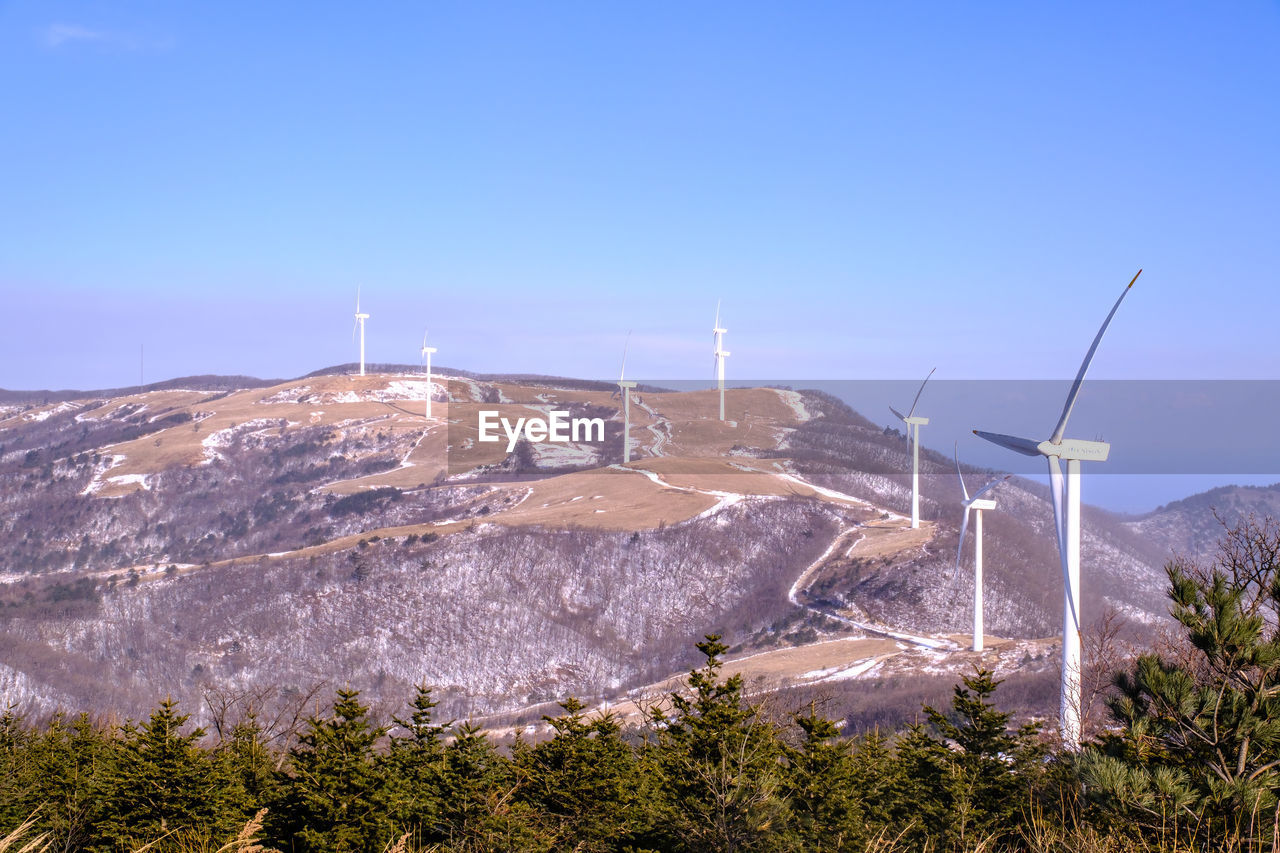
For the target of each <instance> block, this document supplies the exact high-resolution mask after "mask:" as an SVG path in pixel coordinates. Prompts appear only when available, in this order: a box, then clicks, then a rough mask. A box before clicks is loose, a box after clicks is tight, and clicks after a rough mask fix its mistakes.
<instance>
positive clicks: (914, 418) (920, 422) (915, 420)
mask: <svg viewBox="0 0 1280 853" xmlns="http://www.w3.org/2000/svg"><path fill="white" fill-rule="evenodd" d="M902 422H903V423H905V424H915V425H917V426H924V425H925V424H927V423H929V419H928V418H922V417H920V416H919V415H908V416H907V417H905V418H903V419H902Z"/></svg>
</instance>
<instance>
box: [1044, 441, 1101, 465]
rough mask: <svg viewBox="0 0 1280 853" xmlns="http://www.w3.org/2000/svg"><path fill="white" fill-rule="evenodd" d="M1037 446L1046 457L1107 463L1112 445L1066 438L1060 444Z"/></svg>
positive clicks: (1046, 443)
mask: <svg viewBox="0 0 1280 853" xmlns="http://www.w3.org/2000/svg"><path fill="white" fill-rule="evenodd" d="M1036 446H1037V447H1039V448H1040V452H1041V453H1042V454H1044V455H1045V456H1056V457H1058V458H1059V459H1079V460H1080V461H1081V462H1106V461H1107V455H1108V454H1109V453H1110V452H1111V445H1110V444H1108V443H1107V442H1105V441H1085V440H1084V439H1082V438H1064V439H1063V440H1062V441H1061V442H1060V443H1059V444H1054V443H1052V442H1051V441H1048V440H1046V441H1042V442H1040V443H1039V444H1038V445H1036Z"/></svg>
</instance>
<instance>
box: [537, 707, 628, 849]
mask: <svg viewBox="0 0 1280 853" xmlns="http://www.w3.org/2000/svg"><path fill="white" fill-rule="evenodd" d="M560 707H561V708H563V709H564V713H563V714H562V715H560V716H558V717H543V720H545V721H546V722H547V723H548V724H549V725H550V726H551V728H552V730H553V731H554V732H555V736H554V737H552V738H551V739H550V740H547V741H544V742H542V743H540V744H538V745H537V746H533V747H529V746H528V745H527V744H524V743H523V742H518V743H517V747H516V749H515V755H514V765H515V769H516V772H517V773H518V774H519V775H520V777H521V778H522V779H523V781H524V784H523V785H522V788H521V796H522V798H523V799H524V800H525V801H526V802H528V803H529V804H530V806H531V807H532V808H533V809H534V810H536V812H537V813H538V815H539V816H540V817H541V820H542V821H543V823H544V824H545V825H546V826H547V831H548V832H549V833H550V835H551V837H552V839H553V840H554V842H555V849H556V850H565V851H581V853H592V852H593V851H609V850H616V849H619V848H620V847H623V846H626V845H627V844H635V843H638V842H639V839H640V838H641V837H642V836H643V835H644V834H645V833H646V832H647V831H648V830H649V825H650V818H649V816H648V814H647V809H646V805H647V803H648V796H647V794H648V792H647V791H646V786H645V780H644V779H642V778H641V776H640V773H639V772H638V764H637V759H636V754H635V751H634V750H633V749H632V747H631V746H630V745H628V744H627V743H626V742H624V741H623V739H622V730H621V726H620V725H619V723H618V719H617V718H616V717H615V716H613V715H612V714H602V715H597V716H595V717H592V718H590V719H588V718H586V717H585V716H584V715H583V710H584V708H585V706H584V705H583V704H582V703H581V702H579V701H578V700H577V699H574V698H569V699H567V700H565V701H564V702H562V703H560Z"/></svg>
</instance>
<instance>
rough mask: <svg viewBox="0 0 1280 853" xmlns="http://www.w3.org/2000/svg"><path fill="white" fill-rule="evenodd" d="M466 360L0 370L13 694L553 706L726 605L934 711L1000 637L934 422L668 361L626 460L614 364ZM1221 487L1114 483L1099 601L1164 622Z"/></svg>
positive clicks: (795, 664) (754, 652)
mask: <svg viewBox="0 0 1280 853" xmlns="http://www.w3.org/2000/svg"><path fill="white" fill-rule="evenodd" d="M434 378H435V379H436V380H437V381H436V382H434V383H432V384H431V385H430V386H428V384H427V383H426V382H425V380H424V377H422V376H421V375H419V374H417V373H416V372H414V371H411V370H406V369H402V368H386V369H384V370H383V372H378V373H374V374H371V375H368V376H365V377H357V376H350V375H347V374H345V373H343V372H320V373H316V374H312V375H309V376H306V377H302V378H300V379H297V380H290V381H284V382H274V383H263V382H260V381H256V380H241V379H239V378H230V379H220V378H211V377H200V378H197V379H193V380H191V381H189V382H184V381H182V380H175V381H173V382H168V383H164V385H163V386H155V387H149V388H146V389H141V390H136V389H135V390H133V391H125V392H110V393H107V392H100V393H79V392H74V393H73V392H65V393H56V394H55V393H44V392H30V393H22V394H17V393H13V392H7V395H0V484H3V489H2V490H0V504H2V506H3V515H2V516H0V517H2V519H3V521H2V522H0V543H2V544H3V549H0V554H3V555H4V556H3V562H2V563H0V570H2V572H3V574H2V575H0V579H2V580H3V581H4V583H3V585H2V586H0V690H3V695H4V698H5V699H6V700H7V701H8V702H10V703H13V704H17V705H19V706H21V707H24V708H26V709H28V710H32V711H36V712H47V711H49V710H51V709H53V708H55V707H67V708H74V709H80V708H86V709H93V710H95V711H99V712H107V711H111V712H118V713H123V714H126V715H136V714H139V713H141V712H142V711H143V710H145V709H146V708H148V707H150V706H151V705H152V704H154V702H155V701H156V700H157V699H158V698H159V697H162V696H164V695H166V694H168V695H173V696H175V697H177V698H179V699H180V700H181V702H182V703H183V704H184V706H186V707H187V708H189V709H192V710H193V711H196V712H197V714H200V713H202V711H201V710H200V709H202V708H204V707H206V706H208V705H209V703H210V701H211V700H210V697H212V696H220V697H223V699H224V700H225V697H227V696H253V697H256V698H255V701H261V702H264V703H268V702H270V703H275V704H276V705H278V706H281V707H283V706H286V705H289V704H290V703H293V704H294V705H298V706H300V705H301V704H304V703H305V702H307V701H308V700H309V697H312V696H314V695H315V692H316V690H317V688H318V687H319V686H321V685H335V684H337V685H341V684H351V685H353V686H356V687H359V688H360V689H361V690H362V691H364V692H365V694H366V696H368V697H370V698H372V699H373V700H374V701H375V702H386V703H396V702H399V701H400V700H402V699H403V697H405V696H407V695H408V694H409V693H410V692H411V690H412V685H414V684H417V683H423V682H425V683H428V684H431V685H434V686H435V688H436V691H437V695H438V696H439V697H440V698H442V699H443V700H444V710H445V711H447V712H449V713H451V714H453V715H455V716H477V715H490V719H491V720H493V721H499V720H515V719H520V718H521V715H522V714H523V715H531V718H533V719H536V717H537V712H538V709H539V708H540V706H541V703H546V702H549V701H553V700H555V699H558V698H563V697H564V696H566V695H569V694H574V695H578V696H580V697H583V698H587V699H591V700H595V701H599V702H607V703H613V704H615V705H616V706H618V707H622V706H624V705H627V703H630V706H629V707H632V708H634V707H635V705H636V703H637V702H642V701H643V700H644V697H645V696H646V695H655V691H657V692H660V691H661V689H662V686H663V685H664V684H665V683H666V679H668V678H669V677H670V676H671V675H672V674H673V673H678V672H680V671H682V670H683V669H685V668H686V667H687V666H689V665H690V664H691V663H692V662H693V660H694V658H695V657H696V652H695V651H694V649H693V643H694V641H695V640H697V639H699V638H701V636H702V635H703V634H706V633H710V632H715V633H721V634H724V635H725V636H726V638H727V640H728V641H729V642H731V643H732V644H733V645H734V648H735V656H734V659H733V660H732V661H731V663H730V667H731V668H737V669H739V671H742V672H743V673H744V674H745V675H747V676H748V677H749V679H750V680H751V682H752V684H753V689H755V690H758V691H761V692H778V691H781V692H782V693H783V694H785V695H788V696H791V697H792V698H793V699H795V700H796V701H799V700H800V699H803V698H809V699H812V698H813V697H814V696H821V697H823V699H824V701H830V702H833V703H835V705H836V707H837V710H841V709H843V711H842V712H843V713H845V714H846V716H847V717H848V719H850V720H852V721H853V722H855V724H862V723H866V722H868V721H879V720H882V719H890V718H891V717H892V715H893V714H895V713H897V714H900V715H901V716H902V717H907V718H909V717H910V714H911V713H912V712H913V710H914V708H915V707H918V705H913V704H912V701H914V698H918V697H919V696H921V695H923V696H926V697H927V696H930V695H932V694H930V693H929V691H935V692H936V691H938V690H941V689H945V687H946V686H947V685H949V684H951V683H953V682H954V680H955V677H956V673H957V672H962V671H965V670H967V669H969V668H971V667H972V666H973V665H974V664H975V663H977V662H978V660H979V656H978V655H975V654H973V653H971V652H967V651H965V649H966V648H967V645H966V643H967V641H966V638H965V636H964V632H965V631H966V630H967V629H968V627H969V625H970V619H971V610H970V609H969V608H970V604H969V602H970V601H971V596H972V579H971V578H970V577H966V576H965V574H963V573H962V574H960V575H958V576H957V575H955V573H954V572H953V571H952V568H953V564H954V560H955V556H954V555H955V549H956V537H957V530H956V526H955V520H957V519H958V518H959V515H960V509H959V493H958V487H957V486H956V485H955V477H954V470H953V469H952V467H951V462H950V460H949V459H947V458H944V457H941V456H938V455H936V454H933V453H930V452H924V453H923V454H922V471H923V475H924V476H923V478H922V479H923V486H922V493H923V505H922V512H923V516H924V518H925V519H926V522H925V523H924V524H923V526H922V528H921V529H920V530H914V531H913V530H910V529H908V528H907V526H906V524H905V520H904V519H903V517H902V513H904V512H905V511H906V509H907V508H908V501H909V496H910V495H909V481H908V477H907V476H906V475H905V474H904V472H905V471H907V470H909V469H908V463H907V457H906V454H905V449H904V446H903V444H902V441H901V438H900V436H897V435H896V434H893V433H892V432H885V431H883V430H881V429H879V428H878V427H876V426H874V425H873V424H871V423H870V422H868V421H866V420H865V419H863V418H861V417H860V416H858V415H857V414H856V413H855V412H853V411H852V410H851V409H849V408H848V407H847V406H846V405H845V404H843V403H841V402H840V401H837V400H835V399H833V398H831V397H828V396H826V395H823V394H821V393H818V392H805V391H792V390H787V389H770V388H753V389H732V390H730V391H729V392H728V397H727V413H726V418H727V419H726V421H725V422H723V423H722V422H720V421H718V420H717V419H716V406H717V398H716V395H715V394H714V393H713V392H711V391H693V392H684V393H676V392H670V391H665V390H662V389H657V388H641V389H640V393H639V394H637V396H636V397H635V398H633V403H634V405H633V406H632V443H633V461H632V462H631V463H629V464H627V465H622V464H620V459H621V453H622V440H621V421H620V413H619V405H620V401H619V400H618V399H616V398H615V397H614V396H613V394H612V391H613V389H612V388H611V387H609V386H604V385H601V384H598V383H589V382H580V381H573V380H557V379H551V378H543V377H523V378H516V377H477V376H472V375H466V374H463V373H461V372H456V371H455V372H450V373H449V374H448V375H446V376H437V377H434ZM427 394H431V395H432V398H433V400H434V401H435V410H434V414H436V415H437V417H436V418H434V419H433V420H431V421H430V422H428V421H426V419H425V418H424V417H423V414H422V412H423V407H424V402H425V399H426V395H427ZM481 410H486V411H496V412H498V413H500V414H501V415H502V416H503V417H508V418H510V419H511V420H512V421H513V422H514V421H515V419H517V418H520V417H525V418H529V417H545V416H547V415H548V413H550V412H551V411H564V412H568V413H569V414H570V415H572V416H574V417H582V418H588V419H589V418H599V419H601V420H602V421H604V422H605V424H606V430H605V436H604V440H603V441H599V442H588V441H581V442H577V443H566V444H546V443H538V442H529V441H521V442H518V444H517V446H516V447H515V449H514V451H513V452H511V453H507V452H506V446H505V442H483V441H480V440H479V439H480V436H479V434H478V429H477V423H478V416H479V412H480V411H481ZM1270 494H1271V493H1270V492H1267V495H1270ZM1252 497H1256V496H1252ZM997 499H998V500H999V502H1000V509H999V511H997V512H994V513H990V514H988V517H987V539H986V543H987V547H986V555H987V560H986V562H987V584H986V587H985V589H986V600H987V611H986V612H987V627H988V631H990V632H991V634H992V637H991V639H990V641H989V643H990V648H989V650H988V651H987V652H986V653H984V655H983V656H982V657H981V660H983V661H984V662H985V663H986V664H987V665H989V666H995V667H997V669H998V671H1000V672H1001V673H1002V674H1003V675H1006V676H1008V677H1010V678H1011V680H1012V681H1013V682H1015V683H1022V684H1023V685H1024V689H1023V694H1024V700H1025V702H1024V704H1025V706H1026V708H1027V710H1028V711H1032V712H1036V711H1039V712H1047V711H1049V710H1050V709H1051V708H1052V707H1053V705H1054V704H1055V702H1056V698H1055V697H1056V687H1055V681H1056V674H1055V668H1056V658H1055V656H1054V650H1053V649H1054V641H1053V639H1052V638H1053V636H1054V635H1055V634H1057V633H1058V631H1059V619H1060V614H1061V591H1060V581H1059V573H1058V572H1059V570H1058V566H1057V557H1056V551H1055V547H1054V544H1053V542H1052V523H1051V520H1050V512H1049V508H1048V502H1047V494H1046V492H1045V490H1044V489H1043V488H1042V487H1040V486H1037V485H1036V484H1033V483H1030V482H1027V481H1022V480H1018V479H1013V480H1010V481H1009V482H1008V483H1006V484H1005V485H1002V486H1001V487H1000V488H999V490H998V491H997ZM1204 500H1207V499H1203V500H1202V499H1189V500H1188V501H1183V502H1180V503H1179V504H1176V505H1171V506H1170V507H1166V508H1164V509H1163V510H1162V511H1161V512H1159V513H1155V514H1152V515H1151V516H1149V517H1146V518H1143V519H1139V520H1136V521H1134V520H1121V519H1118V518H1115V517H1113V516H1111V515H1110V514H1108V513H1106V512H1103V511H1101V510H1095V509H1087V511H1086V523H1085V528H1084V529H1085V537H1084V544H1083V548H1084V565H1085V567H1086V571H1087V572H1088V573H1089V577H1090V584H1089V585H1088V591H1087V593H1086V596H1085V599H1084V601H1083V606H1084V609H1085V612H1086V613H1087V614H1093V615H1094V616H1095V617H1096V616H1097V615H1098V614H1101V613H1103V612H1104V611H1108V610H1110V611H1114V612H1116V613H1119V614H1121V615H1123V616H1124V617H1125V618H1126V619H1127V620H1129V622H1130V623H1131V624H1132V625H1133V626H1135V627H1137V628H1142V627H1143V626H1152V625H1155V624H1156V623H1158V622H1159V620H1160V619H1162V618H1163V616H1164V613H1165V607H1164V597H1163V573H1162V571H1161V569H1160V567H1161V565H1162V563H1163V561H1164V559H1166V557H1167V555H1168V553H1169V551H1170V549H1184V550H1186V549H1189V548H1192V545H1190V544H1188V543H1203V542H1204V541H1206V537H1207V536H1208V535H1209V533H1208V531H1210V530H1211V524H1212V515H1211V514H1210V513H1208V510H1207V509H1205V507H1204V505H1203V504H1204ZM1206 515H1207V516H1208V518H1209V521H1208V522H1206V521H1205V516H1206ZM1180 537H1181V538H1180ZM970 547H971V546H970ZM1195 547H1201V548H1202V547H1203V546H1202V545H1195ZM904 696H909V697H911V698H912V701H904V699H903V697H904ZM619 703H620V704H619ZM885 715H889V716H888V717H886V716H885ZM495 724H497V723H496V722H495Z"/></svg>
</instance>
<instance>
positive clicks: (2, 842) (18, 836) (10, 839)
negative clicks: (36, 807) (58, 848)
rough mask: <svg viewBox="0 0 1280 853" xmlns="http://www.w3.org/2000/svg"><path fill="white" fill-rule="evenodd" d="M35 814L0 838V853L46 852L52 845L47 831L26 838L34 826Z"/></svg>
mask: <svg viewBox="0 0 1280 853" xmlns="http://www.w3.org/2000/svg"><path fill="white" fill-rule="evenodd" d="M35 823H36V816H35V815H32V816H31V817H29V818H27V819H26V820H25V821H23V822H22V823H21V824H19V825H18V826H17V827H15V828H14V830H13V831H12V832H10V833H8V834H7V835H5V836H4V837H3V838H0V853H46V851H48V850H49V848H50V847H51V846H52V842H51V841H50V840H49V833H47V832H42V833H40V834H39V835H35V836H33V837H30V838H28V837H27V836H28V835H30V834H31V830H32V829H33V828H34V827H35Z"/></svg>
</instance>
